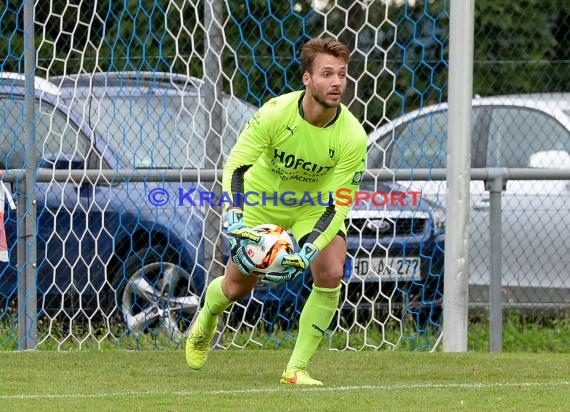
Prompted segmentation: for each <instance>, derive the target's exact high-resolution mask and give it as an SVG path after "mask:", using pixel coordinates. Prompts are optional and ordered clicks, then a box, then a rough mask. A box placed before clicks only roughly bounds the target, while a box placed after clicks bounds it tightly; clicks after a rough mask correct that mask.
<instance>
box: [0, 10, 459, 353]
mask: <svg viewBox="0 0 570 412" xmlns="http://www.w3.org/2000/svg"><path fill="white" fill-rule="evenodd" d="M25 4H27V3H26V2H7V3H6V4H5V5H4V6H2V8H0V25H1V27H2V31H1V32H0V37H1V39H2V41H1V42H0V50H1V52H0V56H1V57H0V71H1V72H2V74H1V76H0V121H1V122H2V127H1V128H0V129H1V131H0V133H1V134H2V136H0V164H1V166H0V169H1V170H4V171H16V170H23V169H28V170H30V169H33V170H36V166H39V168H38V169H37V170H38V172H37V174H35V178H36V179H35V180H34V182H33V184H34V193H33V194H31V193H28V194H27V196H32V195H33V196H36V210H35V211H33V210H28V209H25V207H24V208H22V207H20V206H19V207H18V210H17V211H14V210H11V209H10V208H7V207H6V208H5V209H4V221H5V227H6V233H7V237H8V239H7V240H8V252H9V256H10V260H9V262H7V263H3V262H0V302H1V305H2V306H1V307H0V348H10V347H15V346H17V338H16V337H17V335H18V334H17V333H15V332H14V331H15V330H16V329H17V320H16V319H17V315H16V313H17V311H22V310H24V309H22V308H25V307H26V305H25V304H24V305H23V304H22V303H26V302H27V301H26V299H33V298H32V296H34V295H33V294H31V295H26V294H25V293H24V292H26V291H27V292H29V291H30V290H31V289H30V288H33V290H34V291H35V293H36V294H37V314H30V313H28V315H32V316H34V317H35V318H34V319H35V322H32V323H31V325H33V326H34V329H35V330H36V331H37V337H35V338H34V344H37V345H38V346H42V345H46V346H50V347H55V348H58V349H62V348H68V347H80V348H82V347H89V346H96V347H102V346H104V345H105V344H107V343H108V342H112V343H113V344H117V345H119V346H123V347H131V348H132V347H144V345H147V344H148V345H159V346H178V345H182V344H183V340H184V336H185V333H186V332H187V331H188V327H189V325H190V323H191V322H192V319H193V317H194V314H195V313H196V311H197V309H198V308H199V307H200V304H201V299H202V297H203V291H204V287H205V285H207V283H208V282H209V281H210V280H211V279H212V277H214V276H219V275H220V274H221V273H222V271H223V265H224V262H225V260H226V259H227V252H226V251H227V248H226V247H225V246H226V245H225V243H224V238H223V236H222V235H221V233H223V230H222V219H221V208H220V207H219V205H216V204H215V203H213V202H211V201H209V200H211V199H216V196H217V195H219V193H220V190H221V189H220V184H221V181H220V170H221V167H222V165H223V162H224V159H225V156H226V155H227V153H228V151H229V150H230V148H231V146H232V144H233V142H234V141H235V138H236V137H237V135H238V133H239V131H240V130H241V129H242V127H243V126H244V124H245V122H247V120H248V119H249V117H250V116H251V115H252V114H253V113H254V112H255V110H256V109H257V108H258V107H259V106H261V105H262V104H263V103H264V102H265V101H267V100H268V99H269V98H271V97H273V96H276V95H278V94H281V93H285V92H289V91H293V90H299V89H300V88H301V87H302V82H301V73H300V70H299V52H300V48H301V46H302V45H303V44H304V43H305V42H306V41H307V40H308V39H310V38H313V37H316V36H321V35H330V36H334V37H337V38H339V39H340V40H342V41H344V42H345V43H346V44H347V45H349V47H350V49H351V60H350V64H349V84H348V88H347V92H346V96H345V104H346V105H347V106H348V107H349V109H350V110H351V111H352V112H353V113H354V115H355V116H356V117H357V118H359V119H360V120H361V122H362V124H363V126H364V127H365V129H366V131H367V132H368V133H370V136H371V141H370V147H369V153H368V156H369V157H368V167H369V168H370V169H381V170H383V171H384V172H385V173H388V175H387V176H388V177H389V179H388V180H387V181H386V180H385V179H384V178H382V179H380V178H378V177H377V176H375V175H373V174H372V173H368V174H367V175H366V176H365V182H364V183H363V191H366V192H367V193H370V194H373V195H374V196H373V197H372V198H370V199H368V200H367V201H365V200H364V199H363V201H362V202H361V204H360V205H359V207H358V208H356V207H355V208H354V209H353V211H352V213H351V215H350V216H349V219H348V220H347V222H346V224H347V228H348V233H347V244H348V255H347V264H346V267H345V272H344V277H343V281H342V296H341V302H339V307H338V310H337V316H335V318H334V321H333V323H332V324H331V325H330V331H329V333H328V334H327V342H326V344H327V345H328V347H329V348H331V349H338V350H344V349H353V350H360V349H363V348H372V349H394V348H402V347H403V348H409V349H412V350H420V349H423V350H430V349H432V348H433V347H434V345H435V342H436V341H437V338H438V336H439V334H440V332H441V303H442V293H443V242H442V239H443V234H444V227H445V226H444V221H443V218H442V216H443V213H442V209H441V206H440V205H439V202H438V199H437V197H436V198H435V199H431V200H429V201H428V200H424V199H423V198H422V196H421V195H420V196H416V195H414V193H418V192H421V190H422V189H421V188H422V182H416V181H415V180H408V181H402V180H397V179H396V177H395V173H396V172H397V171H398V170H406V169H418V168H426V167H427V168H430V167H442V165H441V163H440V161H441V158H442V153H443V152H442V150H443V148H442V147H441V145H440V146H437V145H433V146H431V147H425V146H424V145H423V142H422V139H421V137H420V136H421V131H417V133H416V134H415V135H413V134H412V135H410V136H408V137H407V139H406V140H405V141H404V142H400V141H398V140H397V139H396V138H395V136H396V134H395V133H394V130H396V128H397V124H396V123H395V122H396V119H397V118H398V117H399V116H400V115H403V114H405V113H408V112H410V111H412V110H414V109H417V108H423V107H427V106H428V105H430V104H433V103H438V102H441V101H443V100H444V94H445V92H446V90H445V87H446V75H447V73H446V70H447V61H446V47H447V35H448V29H447V26H448V21H447V20H448V7H447V2H446V1H427V0H425V1H421V0H417V1H412V0H408V1H403V0H402V1H400V0H382V1H380V0H376V1H374V0H312V1H309V0H290V1H280V2H276V1H269V0H246V1H237V0H236V1H234V0H226V1H222V0H207V1H206V0H202V1H198V0H191V1H188V0H186V1H182V0H180V1H178V0H170V1H169V0H164V1H162V0H136V1H127V2H113V1H100V0H99V1H93V2H76V1H70V0H51V1H49V2H40V1H37V2H35V5H34V11H35V12H34V22H33V29H34V35H33V41H32V43H33V47H34V56H35V62H34V63H35V70H33V73H32V74H33V75H35V76H36V80H35V82H34V87H33V89H34V95H33V96H32V97H33V98H34V99H35V106H34V118H35V125H36V128H35V134H33V135H31V136H28V135H26V134H25V133H22V131H25V130H26V128H25V122H26V120H27V119H29V115H30V111H29V110H28V109H29V107H30V106H29V105H28V106H27V105H26V104H27V102H29V99H28V98H29V97H30V95H29V90H30V89H29V88H27V87H26V79H28V80H29V79H31V77H30V76H26V75H27V74H28V75H29V74H30V73H31V72H30V71H29V70H30V66H29V63H28V64H25V50H26V48H25V43H24V42H25V39H26V37H25V36H24V30H25V28H26V27H29V25H27V23H28V22H27V21H25V19H24V5H25ZM436 126H437V127H445V125H431V126H430V127H436ZM382 128H384V129H382ZM414 136H415V137H414ZM372 137H374V140H372ZM30 151H32V152H33V153H30ZM420 158H421V159H424V160H425V159H429V161H428V162H427V163H425V161H424V160H422V161H420ZM30 161H34V162H36V164H30ZM165 170H166V173H165ZM44 172H49V173H51V176H52V178H51V180H49V181H43V180H42V179H41V176H42V173H44ZM9 175H10V174H9V173H8V174H7V175H6V176H9ZM12 176H15V177H14V178H13V180H11V181H10V183H11V184H10V189H11V190H12V192H13V193H14V194H16V195H18V194H21V193H23V192H24V190H25V187H26V185H25V182H24V181H23V180H22V176H23V175H21V174H20V175H17V174H16V173H15V172H14V173H12ZM385 176H386V175H384V177H385ZM441 197H442V198H443V197H444V194H443V193H442V194H441ZM22 205H23V204H22ZM24 206H25V205H24ZM26 216H31V218H32V219H35V221H36V222H37V230H36V231H35V232H34V233H28V232H26V225H25V224H23V222H24V220H23V219H25V218H26ZM23 238H25V239H29V240H28V241H27V242H28V243H26V244H25V245H28V246H29V245H32V246H33V247H34V248H35V253H36V256H37V259H36V263H37V265H35V269H34V270H35V271H36V272H35V273H36V277H35V282H34V283H32V285H30V284H24V283H22V282H19V281H18V279H21V278H22V276H24V275H25V265H22V263H25V259H30V258H31V256H33V254H32V255H30V252H29V248H28V250H27V251H26V247H23V248H22V247H21V246H22V245H23V244H22V243H21V242H22V241H21V239H23ZM19 239H20V243H18V242H19ZM25 245H24V246H25ZM22 259H24V260H22ZM310 287H311V279H310V277H309V276H306V277H304V278H302V279H301V278H299V279H296V280H295V281H293V282H291V283H289V284H287V285H284V286H281V287H277V288H267V287H263V286H260V287H259V288H256V290H255V291H254V292H252V294H251V295H250V296H248V298H247V299H244V300H241V301H239V302H236V303H235V304H233V306H232V307H231V308H230V309H228V311H227V312H226V313H225V314H224V317H223V319H222V320H221V322H220V328H219V329H220V335H219V337H218V340H217V346H218V347H220V348H231V347H239V348H245V347H275V348H278V347H288V345H290V344H291V343H292V342H294V339H295V336H296V328H297V325H298V323H297V322H298V317H299V313H300V310H301V309H302V307H303V304H304V301H305V299H306V298H307V296H308V293H309V291H310ZM22 288H25V289H23V290H22ZM26 296H28V297H26ZM28 307H29V305H28ZM32 307H33V306H32ZM20 313H22V312H20ZM21 326H22V324H20V327H21Z"/></svg>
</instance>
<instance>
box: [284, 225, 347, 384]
mask: <svg viewBox="0 0 570 412" xmlns="http://www.w3.org/2000/svg"><path fill="white" fill-rule="evenodd" d="M345 259H346V241H345V240H344V239H343V238H342V237H341V236H336V237H335V238H334V239H333V240H332V241H331V243H330V244H329V245H328V246H327V247H325V248H324V249H323V250H322V251H321V252H319V254H318V255H317V257H316V258H315V260H314V261H313V263H312V264H311V272H312V273H313V290H312V291H311V294H310V295H309V298H308V299H307V302H306V303H305V306H304V307H303V310H302V312H301V317H300V319H299V335H298V336H297V342H296V343H295V348H294V349H293V354H292V355H291V358H290V360H289V363H288V364H287V370H286V371H285V373H284V374H283V376H282V378H281V382H282V383H296V384H299V383H301V384H303V383H305V384H309V385H322V382H320V381H318V380H316V379H312V378H311V377H310V376H309V375H308V374H307V373H306V369H307V365H308V363H309V360H310V359H311V357H312V356H313V355H314V354H315V352H316V351H317V348H318V346H319V344H320V342H321V339H322V337H323V334H324V333H325V331H326V330H327V329H328V327H329V326H330V323H331V321H332V319H333V317H334V314H335V312H336V309H337V307H338V301H339V297H340V281H341V279H342V275H343V269H344V261H345Z"/></svg>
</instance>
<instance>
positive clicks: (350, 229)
mask: <svg viewBox="0 0 570 412" xmlns="http://www.w3.org/2000/svg"><path fill="white" fill-rule="evenodd" d="M370 153H371V154H374V151H373V150H372V151H369V155H368V167H369V168H375V167H380V166H381V165H377V164H375V162H374V160H375V159H371V158H370ZM360 192H361V193H370V194H371V196H370V200H367V201H363V202H359V201H355V204H354V206H353V209H352V210H351V212H350V213H349V216H348V219H347V221H346V225H347V248H348V259H347V261H346V264H345V271H344V275H345V276H344V283H345V291H346V292H345V294H346V297H347V300H346V301H345V303H344V305H343V307H342V310H343V311H344V312H345V316H348V319H347V321H348V324H351V323H352V321H353V320H354V316H360V317H362V318H363V319H364V321H366V319H368V320H370V319H371V318H375V319H376V320H379V321H385V320H386V319H388V318H389V317H391V316H396V317H397V318H399V319H402V318H404V317H406V316H412V317H413V318H414V319H415V321H416V324H417V326H420V325H423V326H420V327H424V326H425V324H426V322H427V323H430V324H432V325H439V324H440V315H441V304H442V300H443V283H444V282H443V262H444V241H445V219H444V215H443V212H442V211H441V210H440V209H439V207H437V205H435V204H433V203H432V202H431V201H429V200H428V199H425V198H423V196H422V194H421V193H420V192H419V191H415V192H414V191H413V190H410V189H409V188H408V187H406V186H402V185H399V184H397V183H393V182H391V183H380V182H378V183H372V182H370V183H369V182H364V183H363V184H362V185H361V187H360ZM364 196H365V195H362V196H361V197H364ZM353 309H354V311H353ZM351 311H353V312H354V316H351V315H352V314H351V313H350V312H351ZM381 313H382V314H381Z"/></svg>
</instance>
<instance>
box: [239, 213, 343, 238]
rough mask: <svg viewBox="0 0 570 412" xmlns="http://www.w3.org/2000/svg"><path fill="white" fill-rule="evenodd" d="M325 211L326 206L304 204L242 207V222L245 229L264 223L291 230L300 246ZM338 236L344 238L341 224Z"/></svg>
mask: <svg viewBox="0 0 570 412" xmlns="http://www.w3.org/2000/svg"><path fill="white" fill-rule="evenodd" d="M325 210H326V206H321V205H315V206H313V205H311V204H306V205H303V206H290V207H287V206H284V205H269V204H267V205H263V206H259V205H258V206H249V205H247V204H244V206H243V221H244V224H245V225H246V226H247V227H254V226H257V225H262V224H265V223H272V224H274V225H278V226H281V227H282V228H283V229H286V230H287V229H291V232H292V233H293V236H294V237H295V239H296V240H297V241H298V243H299V244H302V243H303V241H304V239H303V238H306V236H307V235H308V234H309V233H311V232H312V230H313V228H314V227H315V225H316V223H317V221H318V220H319V219H320V218H321V216H322V215H323V213H324V212H325ZM338 235H340V236H342V237H343V238H346V225H345V224H344V222H343V224H342V226H341V228H340V230H339V232H338Z"/></svg>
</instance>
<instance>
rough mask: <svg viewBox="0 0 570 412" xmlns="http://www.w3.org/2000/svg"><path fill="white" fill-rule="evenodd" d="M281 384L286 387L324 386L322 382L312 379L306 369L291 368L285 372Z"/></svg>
mask: <svg viewBox="0 0 570 412" xmlns="http://www.w3.org/2000/svg"><path fill="white" fill-rule="evenodd" d="M279 383H284V384H286V385H322V384H323V383H322V382H321V381H318V380H316V379H313V378H311V375H309V372H307V370H306V369H299V368H291V369H288V370H286V371H285V372H283V375H281V380H280V381H279Z"/></svg>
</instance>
